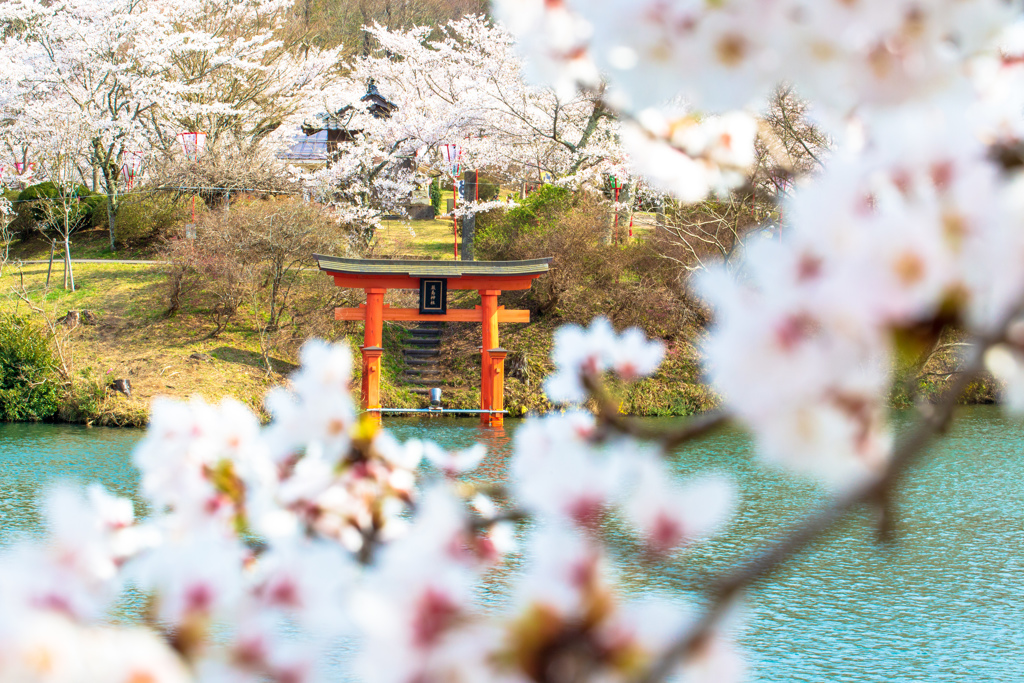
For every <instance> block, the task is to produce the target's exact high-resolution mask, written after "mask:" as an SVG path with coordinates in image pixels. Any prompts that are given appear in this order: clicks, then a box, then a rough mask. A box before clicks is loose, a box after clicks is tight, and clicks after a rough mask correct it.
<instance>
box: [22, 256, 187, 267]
mask: <svg viewBox="0 0 1024 683" xmlns="http://www.w3.org/2000/svg"><path fill="white" fill-rule="evenodd" d="M49 262H50V259H41V260H32V261H19V260H18V259H11V260H9V261H8V263H9V264H18V263H24V264H26V265H35V264H39V263H49ZM53 262H54V263H64V259H62V258H54V259H53ZM71 262H72V263H115V264H118V265H122V266H166V265H167V264H168V263H170V261H129V260H124V261H120V260H116V259H106V258H73V259H71Z"/></svg>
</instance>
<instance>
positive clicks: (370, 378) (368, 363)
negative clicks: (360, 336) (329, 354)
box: [361, 346, 384, 425]
mask: <svg viewBox="0 0 1024 683" xmlns="http://www.w3.org/2000/svg"><path fill="white" fill-rule="evenodd" d="M361 350H362V352H363V410H366V411H370V410H373V409H375V408H376V410H373V412H367V413H366V414H367V415H369V416H370V419H371V420H373V421H374V422H376V423H377V424H378V425H379V424H380V423H381V415H380V357H381V356H383V355H384V349H382V348H380V347H379V346H372V347H371V346H364V347H362V349H361Z"/></svg>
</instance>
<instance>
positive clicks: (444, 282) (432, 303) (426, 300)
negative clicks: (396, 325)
mask: <svg viewBox="0 0 1024 683" xmlns="http://www.w3.org/2000/svg"><path fill="white" fill-rule="evenodd" d="M447 312H448V279H447V278H425V277H424V278H420V314H421V315H431V314H433V315H444V314H445V313H447Z"/></svg>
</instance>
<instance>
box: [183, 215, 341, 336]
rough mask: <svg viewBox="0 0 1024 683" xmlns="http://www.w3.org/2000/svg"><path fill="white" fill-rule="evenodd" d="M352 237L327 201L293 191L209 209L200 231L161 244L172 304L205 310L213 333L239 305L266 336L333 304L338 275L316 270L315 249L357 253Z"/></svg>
mask: <svg viewBox="0 0 1024 683" xmlns="http://www.w3.org/2000/svg"><path fill="white" fill-rule="evenodd" d="M352 239H353V234H352V232H351V230H350V229H349V228H347V227H346V226H342V225H340V224H339V223H338V222H337V221H336V220H334V218H333V217H332V216H331V215H330V213H329V212H328V211H327V210H326V209H324V208H323V207H322V206H320V205H318V204H313V203H307V202H303V201H302V200H298V199H293V198H286V199H281V198H277V199H274V198H269V199H242V200H239V201H237V202H235V203H233V204H232V205H231V207H230V210H222V211H210V212H205V213H203V214H202V216H201V217H200V219H199V223H198V224H197V226H196V237H195V238H194V239H185V238H184V236H183V235H181V236H178V237H177V238H176V239H172V240H169V241H168V242H167V244H166V245H165V248H164V250H163V252H164V257H165V258H166V259H167V260H168V261H169V266H168V271H167V272H168V292H167V297H168V312H169V313H175V312H177V311H178V310H180V309H183V308H189V309H193V310H197V311H199V312H202V313H205V314H206V315H207V316H209V318H210V320H211V322H212V323H213V330H212V331H211V333H210V334H211V336H216V335H217V334H219V333H220V332H221V331H223V330H224V328H225V327H226V326H227V325H228V323H229V322H231V321H232V320H234V319H236V317H238V314H239V313H240V312H241V311H245V312H246V313H247V314H248V315H249V318H248V322H249V324H250V326H251V327H252V329H254V330H256V331H257V332H259V333H260V335H261V340H264V337H265V336H266V335H268V334H270V333H277V332H278V331H280V330H281V329H282V328H283V327H291V328H295V327H297V326H299V325H300V324H302V323H307V322H309V321H311V320H313V319H315V318H317V317H318V316H324V315H325V309H327V310H328V311H329V310H330V308H332V307H333V305H335V302H334V296H335V295H334V293H333V292H331V291H330V289H336V288H333V287H331V288H330V289H328V285H332V284H333V283H330V282H328V278H324V277H323V276H322V275H321V274H320V273H319V272H318V271H316V262H315V261H314V259H313V255H314V254H315V253H321V254H342V255H344V254H348V253H351V243H352ZM328 317H330V316H328ZM264 341H265V340H264ZM268 343H269V342H268ZM271 345H272V344H271ZM264 346H266V344H264ZM264 355H266V351H265V353H264Z"/></svg>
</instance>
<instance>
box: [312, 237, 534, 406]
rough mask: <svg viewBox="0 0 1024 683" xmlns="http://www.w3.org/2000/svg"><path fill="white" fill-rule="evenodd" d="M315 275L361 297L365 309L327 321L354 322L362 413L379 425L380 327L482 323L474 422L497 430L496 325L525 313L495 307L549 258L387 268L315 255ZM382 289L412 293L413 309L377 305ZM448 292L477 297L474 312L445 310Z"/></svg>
mask: <svg viewBox="0 0 1024 683" xmlns="http://www.w3.org/2000/svg"><path fill="white" fill-rule="evenodd" d="M315 258H316V260H317V265H318V266H319V267H320V270H322V271H324V272H325V273H328V274H330V275H332V276H334V284H336V285H337V286H338V287H350V288H353V289H363V290H365V291H366V303H365V304H362V305H360V306H359V307H357V308H336V309H334V318H335V320H362V321H364V323H365V325H364V333H363V346H362V349H361V350H362V355H363V385H362V407H363V410H365V411H367V412H368V413H370V414H371V415H376V419H377V421H378V422H379V421H380V416H381V405H380V359H381V356H382V355H383V354H384V349H383V348H381V343H382V342H383V337H382V327H383V322H384V321H385V320H406V321H422V322H434V321H441V320H448V321H453V322H479V323H482V324H483V347H482V349H481V367H480V422H481V423H482V424H486V425H493V426H501V425H502V423H503V417H504V412H503V410H504V402H505V393H504V392H505V382H504V372H505V356H506V354H507V351H505V349H503V348H501V347H500V346H498V323H528V322H530V312H529V311H515V310H512V311H510V310H506V309H505V307H504V306H499V305H498V295H499V294H501V292H502V290H512V289H529V288H530V286H531V285H532V284H533V281H534V280H535V279H536V278H538V277H540V276H541V275H543V274H544V273H546V272H548V270H550V266H551V259H550V258H544V259H532V260H529V261H398V260H395V261H392V260H388V259H349V258H337V257H335V256H320V255H315ZM389 289H418V290H419V292H420V307H419V308H418V309H416V308H391V307H390V306H389V305H387V304H385V303H384V293H385V292H387V290H389ZM449 289H461V290H472V289H475V290H477V291H479V292H480V302H481V305H480V306H476V307H475V308H472V309H453V310H448V303H447V294H448V290H449Z"/></svg>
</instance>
